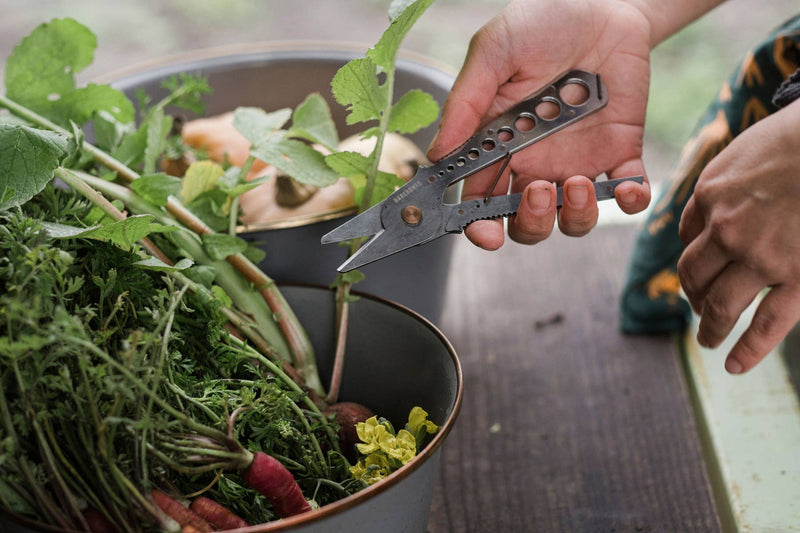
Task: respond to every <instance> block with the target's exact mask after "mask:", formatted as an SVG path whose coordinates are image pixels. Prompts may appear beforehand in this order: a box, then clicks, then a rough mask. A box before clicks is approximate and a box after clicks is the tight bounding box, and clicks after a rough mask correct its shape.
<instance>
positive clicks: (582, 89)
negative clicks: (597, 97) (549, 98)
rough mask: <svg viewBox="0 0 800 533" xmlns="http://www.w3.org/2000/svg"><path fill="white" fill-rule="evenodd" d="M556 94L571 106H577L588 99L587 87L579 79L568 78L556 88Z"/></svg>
mask: <svg viewBox="0 0 800 533" xmlns="http://www.w3.org/2000/svg"><path fill="white" fill-rule="evenodd" d="M558 95H559V96H560V97H561V99H562V100H564V102H566V103H567V104H568V105H571V106H572V107H579V106H582V105H583V104H585V103H586V102H588V101H589V88H588V87H587V86H586V84H585V83H583V82H582V81H580V80H570V81H568V82H567V83H566V84H564V85H563V86H562V87H561V89H559V90H558Z"/></svg>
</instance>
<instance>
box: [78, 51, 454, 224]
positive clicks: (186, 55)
mask: <svg viewBox="0 0 800 533" xmlns="http://www.w3.org/2000/svg"><path fill="white" fill-rule="evenodd" d="M370 46H371V45H369V44H364V43H360V42H356V41H323V40H297V41H262V42H254V43H239V44H229V45H221V46H215V47H209V48H200V49H197V50H190V51H186V52H180V53H176V54H171V55H166V56H163V57H160V58H156V59H152V60H148V61H143V62H140V63H137V64H134V65H131V66H127V67H122V68H118V69H115V70H112V71H111V72H107V73H105V74H101V75H98V76H95V77H94V78H93V80H92V81H93V82H94V83H100V84H110V85H112V86H113V85H114V84H115V83H117V82H120V81H122V80H124V79H126V78H135V77H136V76H144V75H147V74H152V73H154V72H157V71H159V70H165V71H173V70H174V71H175V72H177V71H178V70H180V69H179V68H178V67H181V66H184V67H189V66H192V65H193V66H194V68H196V67H198V66H205V67H209V66H215V65H218V64H220V63H219V61H221V60H224V59H226V58H238V59H244V58H247V57H248V56H252V59H253V60H258V59H259V58H262V57H263V56H264V55H270V54H291V53H303V54H305V55H306V56H308V55H309V54H319V55H320V56H321V57H335V58H338V59H343V60H344V59H353V58H356V57H360V56H362V55H363V54H364V52H365V51H366V50H367V49H368V48H370ZM397 57H398V61H401V62H407V63H412V64H418V65H420V66H422V67H426V68H429V69H432V70H435V71H438V72H440V73H441V74H443V75H444V76H448V77H449V78H451V82H452V80H454V79H455V77H456V74H457V73H456V71H455V69H454V68H453V67H451V66H450V65H447V64H446V63H444V62H442V61H439V60H436V59H433V58H431V57H428V56H425V55H423V54H420V53H418V52H413V51H410V50H402V49H401V50H399V51H398V54H397ZM357 211H358V208H357V206H349V207H346V208H339V209H334V210H330V211H324V212H321V213H315V214H310V215H300V216H296V217H290V218H285V219H281V220H277V221H273V222H264V223H258V224H249V225H240V226H238V227H237V228H236V232H237V233H239V234H249V233H257V232H261V231H270V230H278V229H288V228H295V227H300V226H308V225H311V224H315V223H318V222H326V221H328V220H333V219H337V218H343V217H346V216H349V215H353V214H355V213H356V212H357Z"/></svg>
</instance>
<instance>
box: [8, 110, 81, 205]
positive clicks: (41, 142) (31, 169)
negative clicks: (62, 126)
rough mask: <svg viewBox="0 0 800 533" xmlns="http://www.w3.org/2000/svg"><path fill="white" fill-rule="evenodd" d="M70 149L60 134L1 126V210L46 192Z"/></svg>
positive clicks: (21, 127)
mask: <svg viewBox="0 0 800 533" xmlns="http://www.w3.org/2000/svg"><path fill="white" fill-rule="evenodd" d="M68 148H69V143H68V141H67V139H66V138H65V137H64V136H62V135H59V134H58V133H53V132H49V131H43V130H37V129H34V128H29V127H27V126H17V125H9V124H0V209H5V208H8V207H11V206H15V205H20V204H22V203H24V202H27V201H28V200H30V199H31V198H33V196H34V195H36V194H38V193H39V192H40V191H41V190H42V189H44V187H45V185H47V183H48V182H49V181H50V180H51V179H52V178H53V171H54V170H55V168H56V167H57V166H58V165H59V162H60V161H61V160H62V159H63V158H64V156H65V155H66V154H67V152H68Z"/></svg>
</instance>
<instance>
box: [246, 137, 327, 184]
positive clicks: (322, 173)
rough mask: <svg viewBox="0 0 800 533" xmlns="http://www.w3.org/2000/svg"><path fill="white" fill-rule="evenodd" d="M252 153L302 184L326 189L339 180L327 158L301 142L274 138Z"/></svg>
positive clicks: (254, 149) (252, 150) (254, 148)
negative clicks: (327, 163) (329, 165)
mask: <svg viewBox="0 0 800 533" xmlns="http://www.w3.org/2000/svg"><path fill="white" fill-rule="evenodd" d="M250 153H251V154H252V155H253V156H254V157H256V158H257V159H260V160H262V161H264V162H265V163H269V164H271V165H272V166H274V167H275V168H277V169H278V170H280V171H281V172H284V173H286V174H287V175H289V176H291V177H292V178H294V179H296V180H297V181H299V182H301V183H307V184H309V185H314V186H316V187H326V186H328V185H331V184H333V183H334V182H336V180H338V179H339V175H338V174H336V173H335V172H334V171H333V170H332V169H331V168H330V167H328V166H327V165H326V164H325V156H323V155H322V154H321V153H319V152H318V151H316V150H314V148H313V147H311V146H309V145H307V144H306V143H304V142H301V141H297V140H294V139H289V138H286V137H283V138H280V137H273V138H271V139H270V140H269V141H267V142H264V143H262V144H260V145H257V146H254V147H253V148H252V149H251V151H250Z"/></svg>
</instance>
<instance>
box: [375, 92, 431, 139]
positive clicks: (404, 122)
mask: <svg viewBox="0 0 800 533" xmlns="http://www.w3.org/2000/svg"><path fill="white" fill-rule="evenodd" d="M438 115H439V104H438V103H436V100H434V99H433V97H432V96H431V95H430V94H428V93H426V92H423V91H420V90H413V91H409V92H407V93H406V94H404V95H403V97H402V98H400V100H398V101H397V103H395V104H394V105H393V106H392V111H391V114H390V115H389V124H388V126H387V128H386V129H387V130H388V131H396V132H398V133H414V132H415V131H417V130H420V129H422V128H425V127H427V126H429V125H430V124H431V123H432V122H433V121H434V120H436V117H437V116H438Z"/></svg>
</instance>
